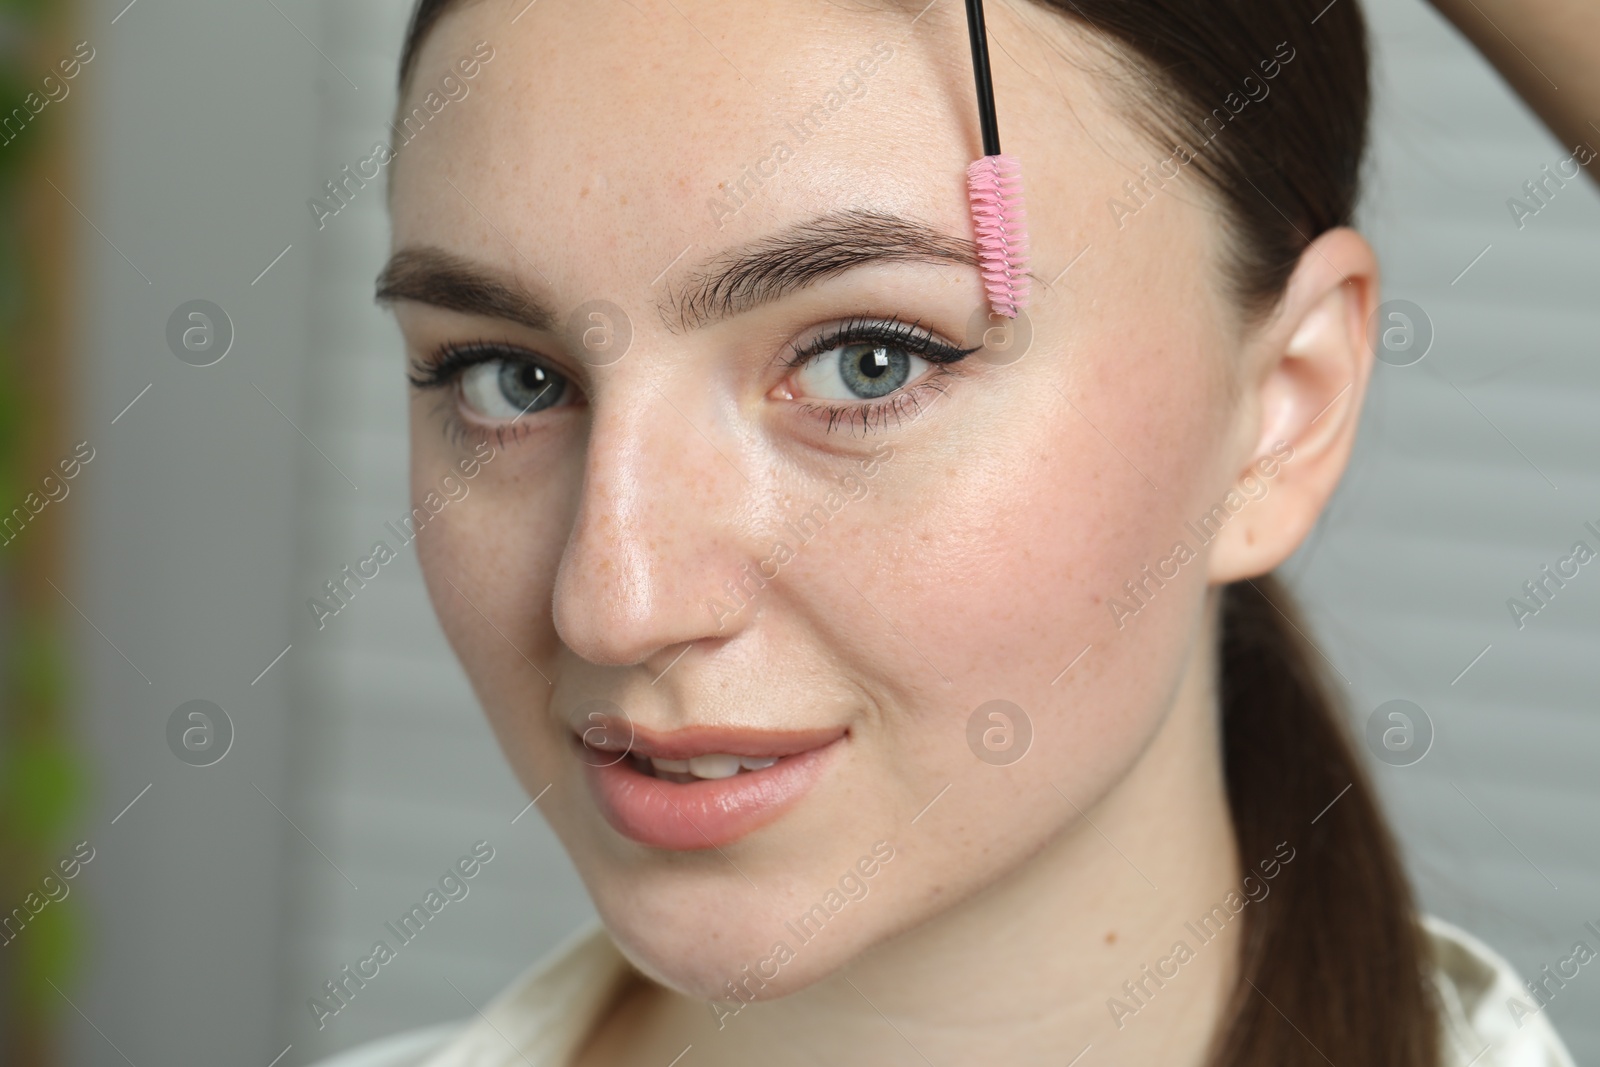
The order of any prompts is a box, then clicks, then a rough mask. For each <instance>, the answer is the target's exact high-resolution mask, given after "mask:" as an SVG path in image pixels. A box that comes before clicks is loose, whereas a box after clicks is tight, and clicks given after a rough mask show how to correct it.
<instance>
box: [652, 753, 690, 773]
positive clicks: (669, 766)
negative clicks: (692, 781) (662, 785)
mask: <svg viewBox="0 0 1600 1067" xmlns="http://www.w3.org/2000/svg"><path fill="white" fill-rule="evenodd" d="M650 765H651V766H652V767H654V768H655V769H656V770H658V771H676V772H677V773H678V774H688V773H689V761H688V760H686V759H656V758H655V757H654V756H651V757H650Z"/></svg>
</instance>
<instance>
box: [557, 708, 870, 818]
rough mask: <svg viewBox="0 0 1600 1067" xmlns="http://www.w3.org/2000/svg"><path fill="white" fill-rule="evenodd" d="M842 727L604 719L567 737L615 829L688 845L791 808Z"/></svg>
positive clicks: (831, 751) (840, 736) (842, 733)
mask: <svg viewBox="0 0 1600 1067" xmlns="http://www.w3.org/2000/svg"><path fill="white" fill-rule="evenodd" d="M619 726H620V727H621V728H620V729H619V728H618V727H619ZM847 733H848V731H847V730H846V729H845V728H844V727H837V728H825V729H818V730H789V731H776V730H749V729H738V728H730V727H716V726H695V727H686V728H682V729H678V730H673V731H670V732H658V731H654V730H649V729H646V728H644V727H635V726H634V725H633V724H631V723H626V724H618V723H614V722H607V723H605V724H603V726H602V727H601V728H595V727H591V728H590V729H589V731H587V734H588V736H587V737H585V736H581V735H579V734H578V733H576V732H574V733H573V734H572V735H571V737H572V741H573V747H574V749H575V750H576V755H577V757H578V759H579V760H580V761H581V762H582V763H583V765H584V777H585V779H586V780H587V781H588V784H589V788H590V794H591V796H592V797H593V798H594V800H595V803H596V806H597V807H598V808H599V810H600V814H601V815H602V816H604V818H605V820H606V822H608V823H610V824H611V827H612V829H614V830H616V831H617V832H618V833H620V834H622V835H623V836H624V837H627V838H630V839H632V840H634V841H636V842H638V843H639V844H643V845H649V846H651V847H654V848H663V849H671V850H693V849H705V848H716V847H720V846H722V845H725V844H728V843H730V842H732V841H735V840H738V839H739V838H741V837H743V836H745V835H746V834H749V833H751V832H753V831H755V830H757V829H759V828H761V827H763V826H765V825H767V824H768V823H770V822H772V821H774V820H776V819H777V818H778V817H779V816H780V815H782V814H783V813H784V812H786V811H788V810H789V809H790V808H791V807H793V806H794V805H795V804H797V803H798V802H799V801H800V800H801V799H802V798H803V797H804V796H805V795H806V794H807V793H809V792H810V791H811V789H812V787H813V786H814V785H815V784H816V783H817V782H818V781H819V779H820V778H821V776H822V774H823V772H824V771H825V769H826V767H827V765H828V763H829V762H830V760H831V758H832V756H833V755H834V754H835V753H837V752H838V751H839V750H840V749H841V747H842V746H840V745H839V744H838V742H839V741H842V740H844V739H845V737H846V736H847Z"/></svg>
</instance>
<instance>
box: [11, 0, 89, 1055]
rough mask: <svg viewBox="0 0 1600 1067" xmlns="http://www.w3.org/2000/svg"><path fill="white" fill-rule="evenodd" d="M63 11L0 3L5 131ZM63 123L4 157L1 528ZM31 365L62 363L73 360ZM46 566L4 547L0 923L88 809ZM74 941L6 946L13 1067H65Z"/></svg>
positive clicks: (39, 932) (20, 460)
mask: <svg viewBox="0 0 1600 1067" xmlns="http://www.w3.org/2000/svg"><path fill="white" fill-rule="evenodd" d="M68 6H69V5H67V4H65V3H63V0H0V118H3V117H4V116H9V115H10V114H11V113H12V109H13V108H16V107H19V106H21V105H22V101H23V99H24V97H26V95H27V94H28V92H29V91H30V90H31V89H32V88H33V87H34V85H35V83H36V82H37V80H38V77H39V76H41V72H42V71H43V70H44V65H45V63H46V62H47V61H43V60H41V59H40V56H41V55H42V54H43V53H44V52H45V45H46V43H47V42H50V41H51V39H52V37H53V33H52V31H53V30H55V29H58V28H59V27H61V26H62V23H63V19H64V18H65V16H66V15H67V14H68V12H67V11H66V10H64V9H65V8H66V7H68ZM52 110H54V109H52ZM56 118H57V116H55V115H43V116H41V117H40V120H39V121H38V122H37V123H32V124H29V125H28V127H27V128H26V129H25V130H24V131H23V135H21V136H17V137H15V138H14V139H12V140H10V141H9V142H6V143H4V144H0V514H8V513H9V512H10V510H11V508H12V507H14V506H16V504H17V503H18V502H19V501H20V500H21V499H22V497H23V495H24V494H25V489H24V486H25V484H26V483H27V482H28V481H29V480H30V479H29V478H28V474H27V472H26V471H24V470H23V464H25V463H29V462H32V461H33V460H34V459H35V458H36V456H37V455H38V454H39V453H41V452H42V451H45V450H47V449H48V448H49V447H50V445H51V444H53V442H54V438H55V437H56V436H58V432H57V431H58V428H59V418H60V415H59V412H57V411H56V410H54V409H53V406H52V405H51V404H50V403H48V402H44V403H41V402H39V400H38V398H33V399H32V400H31V401H30V398H29V397H28V396H26V395H24V394H25V391H26V390H27V383H29V382H30V381H33V380H36V378H37V375H30V374H28V373H26V370H27V368H24V367H23V366H22V365H21V364H20V362H19V358H20V352H19V350H18V349H19V345H22V344H27V343H29V341H28V340H27V339H37V338H40V337H48V336H58V335H59V331H52V329H51V324H49V323H47V322H41V321H40V316H42V315H49V314H51V311H50V308H51V307H52V306H53V305H52V304H51V302H50V301H48V300H44V299H41V296H42V295H43V291H44V287H45V286H48V285H51V284H59V282H60V279H59V278H55V277H52V276H51V274H50V273H49V272H48V271H39V270H30V269H29V267H28V265H29V264H30V263H37V262H40V261H41V260H45V259H48V257H45V256H42V255H41V250H40V249H39V248H38V247H37V245H38V243H39V237H40V234H39V226H38V224H37V220H35V219H30V217H29V208H28V205H29V203H30V199H29V198H30V196H31V195H33V194H34V193H35V192H36V190H37V189H38V188H40V187H41V186H43V181H42V175H43V173H44V168H46V167H48V166H50V159H51V156H50V150H51V149H52V147H53V145H54V144H55V139H57V138H60V137H62V136H64V134H65V131H64V130H63V129H61V128H60V126H59V124H58V123H57V122H56V121H55V119H56ZM45 188H48V187H47V186H45ZM30 222H32V223H33V224H32V225H30ZM57 236H60V235H57ZM31 354H32V355H33V357H34V358H36V359H37V358H41V357H42V358H45V359H50V360H56V361H60V360H64V359H65V358H66V355H67V353H66V352H65V351H50V352H33V353H31ZM50 555H51V553H50V552H49V549H48V546H47V545H46V544H44V543H42V542H41V540H40V539H39V538H37V537H35V538H33V539H28V540H25V539H22V538H18V539H17V541H16V543H14V544H7V545H5V546H4V547H0V642H4V649H3V656H0V672H3V673H0V700H3V704H0V921H3V920H4V919H6V918H8V917H10V916H11V915H12V909H13V908H24V906H23V901H24V899H25V898H26V897H27V895H28V893H29V892H30V891H31V890H32V889H33V888H34V887H36V886H38V885H39V883H40V880H41V879H42V878H43V877H44V875H45V874H47V873H49V872H50V871H51V869H52V868H53V866H54V864H55V862H56V860H57V859H58V858H59V857H60V855H62V854H65V853H66V852H67V851H68V849H69V846H68V845H67V843H66V835H67V833H68V831H69V830H70V828H71V825H72V822H73V820H74V818H75V817H76V815H77V813H78V809H79V805H80V801H81V798H82V795H83V786H84V782H83V776H82V770H81V761H80V757H79V755H78V754H77V752H76V751H75V750H74V747H73V744H72V732H71V727H70V723H69V721H68V707H67V678H68V673H67V667H66V662H65V651H64V649H63V646H62V644H61V640H60V633H59V631H58V628H57V625H58V620H59V618H60V616H59V606H58V605H56V604H55V603H54V602H52V601H49V600H46V599H45V598H44V597H43V596H42V595H39V593H38V590H39V588H40V587H43V586H44V583H43V582H42V581H41V580H40V579H41V577H42V574H41V572H42V570H43V569H44V568H45V567H46V566H48V559H49V558H50ZM24 914H26V909H25V908H24ZM0 936H4V935H0ZM78 940H79V919H78V911H77V905H76V902H75V901H73V900H70V899H69V900H65V901H62V902H61V903H59V904H52V905H51V906H50V907H48V908H45V909H44V910H42V911H41V912H39V913H38V914H37V915H31V916H29V917H28V921H27V923H26V926H25V928H23V929H21V930H20V931H18V932H17V933H16V934H15V936H14V939H13V940H11V941H9V942H7V943H5V944H4V945H3V946H0V1039H3V1040H4V1042H5V1044H6V1045H7V1046H8V1048H7V1049H6V1052H7V1053H8V1055H6V1056H4V1057H0V1058H3V1059H5V1060H6V1061H7V1062H10V1063H15V1064H17V1065H18V1067H43V1065H46V1064H52V1063H56V1062H60V1056H59V1054H58V1053H57V1051H56V1049H55V1042H54V1040H53V1032H54V1029H55V1023H56V1020H57V1019H58V1018H59V1017H60V1015H61V1013H62V1010H63V1009H64V1008H65V1007H66V1005H65V1003H64V1002H63V1000H62V998H61V996H60V995H58V994H57V992H56V988H53V987H57V988H60V989H63V990H64V989H66V988H67V987H68V984H69V980H70V976H71V973H72V971H73V970H74V960H75V958H76V956H77V951H76V946H77V943H78Z"/></svg>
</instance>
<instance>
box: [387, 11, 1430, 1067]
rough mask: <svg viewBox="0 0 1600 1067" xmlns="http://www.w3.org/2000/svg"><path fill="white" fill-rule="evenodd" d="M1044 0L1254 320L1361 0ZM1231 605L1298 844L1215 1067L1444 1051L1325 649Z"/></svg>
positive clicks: (1270, 815) (1257, 789)
mask: <svg viewBox="0 0 1600 1067" xmlns="http://www.w3.org/2000/svg"><path fill="white" fill-rule="evenodd" d="M457 2H461V0H418V3H417V6H416V8H415V9H414V10H413V12H412V17H411V25H410V29H409V30H408V32H407V34H406V40H405V48H404V51H403V53H402V57H401V63H400V85H401V88H402V90H403V89H404V86H405V83H406V82H407V80H408V79H409V76H410V72H411V68H412V66H413V65H414V63H415V61H416V54H417V50H418V48H419V47H420V45H421V42H422V40H423V39H424V38H425V37H426V35H427V33H428V31H429V30H430V29H431V28H432V27H433V26H434V25H435V24H436V23H437V22H438V20H439V18H440V17H441V16H442V15H443V14H444V12H445V11H447V10H448V9H449V8H450V7H452V6H453V4H454V3H457ZM1034 2H1035V3H1037V4H1039V5H1041V6H1043V7H1045V8H1047V9H1048V10H1050V11H1053V12H1055V13H1057V14H1060V15H1062V16H1064V17H1066V18H1068V19H1071V20H1075V21H1076V22H1077V23H1079V24H1081V25H1085V26H1087V27H1088V28H1090V29H1091V30H1092V31H1094V33H1095V34H1097V35H1098V37H1097V40H1098V41H1100V42H1101V43H1103V44H1105V45H1106V46H1107V47H1109V48H1110V49H1111V50H1112V51H1113V52H1114V53H1115V55H1116V57H1117V59H1118V61H1119V65H1120V67H1121V73H1124V74H1127V75H1129V77H1128V78H1127V80H1126V82H1125V89H1126V92H1125V96H1126V99H1127V103H1128V105H1129V106H1128V109H1127V110H1128V113H1129V114H1130V116H1131V117H1132V121H1133V122H1134V123H1135V124H1136V127H1137V128H1138V129H1139V130H1140V131H1141V132H1142V133H1143V134H1144V135H1145V136H1146V137H1147V138H1148V139H1149V141H1150V143H1151V144H1152V145H1153V146H1156V147H1157V150H1158V152H1159V153H1160V154H1158V155H1154V156H1152V159H1151V160H1150V163H1151V165H1152V167H1154V166H1155V164H1156V161H1157V160H1161V159H1163V158H1174V157H1172V156H1169V155H1168V153H1169V152H1177V155H1176V158H1177V159H1178V160H1179V163H1180V165H1181V166H1182V168H1183V169H1184V170H1187V171H1192V172H1193V173H1194V174H1195V175H1197V176H1198V177H1199V178H1200V180H1201V181H1202V182H1203V183H1204V186H1203V188H1204V189H1205V190H1206V191H1207V192H1208V193H1209V194H1210V195H1211V196H1212V197H1213V198H1214V199H1215V200H1216V201H1217V202H1218V203H1219V204H1220V206H1221V209H1222V216H1223V222H1224V231H1225V232H1226V233H1227V234H1228V236H1229V239H1230V240H1229V245H1228V249H1227V252H1228V259H1227V261H1226V262H1225V263H1224V264H1223V265H1222V266H1223V269H1224V270H1225V271H1226V277H1227V278H1228V280H1229V282H1230V283H1231V287H1232V292H1233V295H1234V296H1235V298H1236V300H1237V303H1238V306H1239V307H1240V309H1241V310H1242V311H1243V312H1244V314H1245V315H1246V316H1247V318H1250V319H1256V318H1259V317H1261V316H1263V315H1265V314H1266V313H1268V312H1269V311H1271V309H1272V308H1273V307H1274V306H1275V305H1276V304H1277V302H1278V300H1279V299H1280V298H1281V296H1282V294H1283V291H1284V288H1285V286H1286V284H1287V282H1288V280H1289V276H1290V274H1291V273H1292V272H1293V270H1294V268H1295V265H1296V264H1297V263H1298V262H1299V259H1300V256H1301V254H1302V253H1303V252H1304V251H1305V249H1306V246H1307V245H1309V244H1310V242H1311V240H1312V239H1313V238H1314V237H1316V236H1317V235H1318V234H1320V233H1322V232H1323V231H1325V230H1328V229H1331V228H1333V227H1336V226H1343V225H1347V224H1348V223H1349V222H1350V220H1351V217H1352V215H1353V213H1354V210H1355V203H1356V199H1357V195H1358V192H1359V178H1360V169H1361V161H1362V157H1363V154H1364V151H1365V148H1366V140H1367V116H1368V107H1369V89H1368V56H1367V39H1366V25H1365V22H1364V20H1363V18H1362V15H1361V9H1360V8H1359V7H1358V6H1357V2H1356V0H1343V2H1335V3H1332V4H1329V5H1327V6H1326V7H1324V8H1322V10H1321V12H1320V13H1319V14H1315V15H1313V14H1311V13H1310V12H1311V11H1312V9H1314V8H1318V7H1321V6H1322V5H1321V0H1313V2H1311V3H1309V4H1301V3H1291V2H1290V0H1205V2H1196V0H1034ZM1285 47H1287V48H1288V49H1289V54H1291V56H1292V58H1290V59H1288V60H1285V59H1284V58H1283V57H1284V55H1285V53H1284V52H1283V48H1285ZM1246 79H1253V82H1254V85H1255V88H1252V83H1251V82H1248V81H1247V80H1246ZM1258 92H1260V93H1261V95H1260V96H1259V97H1258V96H1256V94H1257V93H1258ZM1180 149H1181V151H1178V150H1180ZM1145 173H1148V172H1145ZM1176 180H1179V181H1181V180H1182V179H1181V178H1179V179H1176ZM1221 614H1222V637H1221V647H1220V649H1219V656H1220V667H1221V670H1220V678H1221V684H1220V688H1221V693H1220V697H1219V699H1220V705H1221V716H1222V737H1223V766H1224V772H1225V774H1226V778H1227V788H1228V802H1229V808H1230V810H1231V813H1232V818H1233V830H1234V837H1235V839H1236V841H1237V843H1238V848H1239V853H1240V856H1241V858H1242V859H1243V860H1244V862H1246V863H1250V862H1255V861H1257V860H1260V859H1265V858H1268V857H1271V856H1273V855H1274V854H1275V850H1276V849H1277V846H1278V845H1279V843H1280V842H1288V843H1289V845H1290V846H1291V847H1293V848H1294V850H1295V852H1294V861H1293V862H1292V863H1290V864H1287V865H1285V866H1284V867H1283V868H1282V869H1281V873H1280V875H1279V881H1278V882H1277V885H1276V886H1275V888H1274V890H1273V892H1272V894H1271V895H1270V897H1266V898H1263V899H1262V900H1261V901H1260V902H1259V903H1258V904H1256V906H1253V907H1250V908H1247V909H1245V911H1244V913H1243V935H1242V943H1241V948H1240V956H1239V966H1238V978H1237V981H1236V982H1235V984H1234V989H1233V990H1232V992H1231V994H1230V998H1229V1000H1228V1003H1227V1006H1226V1008H1225V1009H1224V1012H1223V1015H1222V1017H1221V1019H1220V1020H1219V1023H1218V1029H1217V1031H1216V1034H1215V1037H1214V1040H1213V1046H1212V1049H1211V1055H1210V1057H1209V1064H1210V1067H1289V1065H1293V1064H1307V1065H1311V1064H1317V1065H1320V1064H1323V1063H1330V1062H1331V1063H1336V1064H1370V1065H1373V1067H1378V1065H1382V1067H1437V1064H1438V1063H1439V1031H1438V1028H1437V1022H1436V1006H1435V1002H1434V1000H1433V996H1432V993H1431V987H1430V985H1429V984H1428V979H1427V977H1426V967H1427V965H1428V963H1429V958H1428V944H1427V940H1426V937H1425V934H1424V933H1423V931H1422V929H1421V927H1420V926H1419V924H1418V922H1417V919H1416V912H1415V908H1414V905H1413V901H1412V895H1411V889H1410V886H1409V885H1408V883H1407V881H1406V876H1405V871H1404V867H1403V866H1402V864H1401V862H1400V855H1399V850H1398V848H1397V847H1396V844H1395V841H1394V838H1393V836H1392V835H1391V833H1390V831H1389V828H1388V826H1387V825H1386V823H1385V822H1384V819H1383V816H1382V814H1381V813H1380V811H1379V809H1378V804H1377V799H1376V793H1375V791H1374V790H1373V788H1372V785H1371V783H1370V782H1369V780H1368V778H1367V775H1366V773H1365V771H1364V770H1363V768H1362V764H1361V762H1360V760H1359V759H1358V757H1357V756H1356V753H1355V750H1354V748H1353V747H1352V745H1351V743H1350V740H1349V739H1348V737H1347V734H1346V730H1345V728H1344V725H1343V720H1342V717H1341V714H1340V712H1339V708H1338V705H1337V703H1336V701H1335V700H1334V699H1333V697H1332V695H1331V693H1330V689H1329V686H1328V684H1327V682H1326V681H1325V679H1324V677H1323V673H1322V670H1321V660H1320V657H1319V655H1318V654H1317V653H1316V651H1315V650H1314V649H1313V648H1311V647H1310V645H1309V644H1308V642H1307V641H1306V639H1305V638H1304V637H1303V636H1302V634H1303V633H1304V631H1305V627H1304V625H1303V624H1302V623H1301V622H1300V621H1299V619H1298V613H1297V611H1296V609H1295V607H1294V606H1293V603H1292V601H1291V598H1290V596H1289V594H1288V592H1287V590H1286V589H1285V588H1284V587H1283V585H1282V584H1281V583H1279V582H1278V581H1277V579H1276V578H1274V577H1273V576H1271V575H1268V576H1265V577H1261V578H1257V579H1254V580H1251V581H1244V582H1235V583H1233V584H1232V585H1229V586H1227V587H1226V588H1225V589H1224V590H1223V591H1222V607H1221ZM1313 820H1314V821H1313Z"/></svg>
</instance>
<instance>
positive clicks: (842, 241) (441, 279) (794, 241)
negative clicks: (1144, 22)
mask: <svg viewBox="0 0 1600 1067" xmlns="http://www.w3.org/2000/svg"><path fill="white" fill-rule="evenodd" d="M685 251H687V249H686V250H685ZM880 262H922V263H942V264H956V265H961V266H967V267H971V268H973V269H976V268H977V266H978V256H977V250H976V248H975V247H974V244H973V242H972V240H971V239H970V238H965V237H955V236H952V235H950V234H946V233H944V232H942V231H940V230H938V229H936V228H935V227H933V226H930V225H928V224H926V223H923V222H918V221H915V220H911V219H906V218H902V217H900V216H897V215H890V214H886V213H883V212H877V211H865V210H853V211H843V212H836V213H833V214H829V215H821V216H817V217H816V218H812V219H808V220H806V221H804V222H801V223H798V224H796V225H793V226H790V227H788V228H786V229H784V230H781V231H779V232H778V233H776V234H772V235H769V236H766V237H761V238H758V239H757V240H755V241H752V242H750V243H748V244H745V245H740V246H737V247H734V248H732V249H728V250H725V251H722V252H718V253H716V254H714V255H713V256H712V257H711V258H710V259H709V260H707V261H706V263H705V264H704V266H702V267H701V268H700V269H698V270H696V271H693V272H692V273H690V274H689V275H688V276H687V277H686V278H685V280H684V281H683V282H682V283H681V284H679V285H677V286H674V287H671V288H669V290H668V292H667V293H666V295H664V296H663V297H662V298H661V299H660V300H659V301H658V304H657V310H658V312H659V313H660V315H661V319H662V322H664V323H666V324H667V326H668V328H669V329H672V330H674V331H675V332H679V331H681V332H688V331H692V330H696V329H700V328H701V327H704V326H707V325H710V324H711V323H713V322H717V321H720V320H722V319H725V318H730V317H732V316H734V315H739V314H742V313H744V312H746V311H749V310H751V309H753V308H756V307H759V306H760V305H762V304H766V303H770V302H772V301H774V300H778V299H781V298H782V297H784V296H786V295H788V294H789V293H792V292H794V291H796V290H799V289H803V288H805V287H806V286H809V285H814V284H816V283H818V282H820V281H823V280H824V279H826V278H831V277H834V276H836V275H839V274H842V273H844V272H845V271H848V270H852V269H854V268H856V267H860V266H865V265H867V264H870V263H880ZM377 300H378V302H379V303H383V304H387V303H391V302H393V301H396V300H411V301H416V302H417V303H422V304H429V305H431V306H433V307H438V308H444V309H446V310H449V311H460V312H463V313H465V314H469V315H482V316H485V317H487V318H495V319H504V320H506V321H508V322H515V323H518V324H520V325H523V326H526V327H528V328H529V329H533V330H541V331H550V332H553V331H555V330H556V329H557V328H558V323H559V320H558V318H557V317H556V315H555V312H554V311H553V310H551V309H550V308H549V307H548V306H547V305H545V304H544V303H542V302H541V301H539V300H538V299H536V298H535V297H534V296H533V295H532V294H530V293H529V292H527V290H525V289H524V288H523V287H522V286H521V284H520V283H519V282H518V281H517V280H516V278H515V277H514V276H512V275H510V274H507V273H505V272H503V271H501V270H499V269H497V268H493V267H488V266H484V265H481V264H477V263H474V262H472V261H470V260H468V259H465V258H463V257H461V256H458V255H456V254H454V253H451V252H447V251H445V250H444V249H442V248H438V247H435V246H431V245H423V246H418V247H408V248H402V249H400V250H399V251H397V252H395V254H394V255H393V256H392V257H390V259H389V262H388V264H387V265H386V266H385V267H384V269H383V272H382V273H381V274H380V275H378V283H377Z"/></svg>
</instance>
